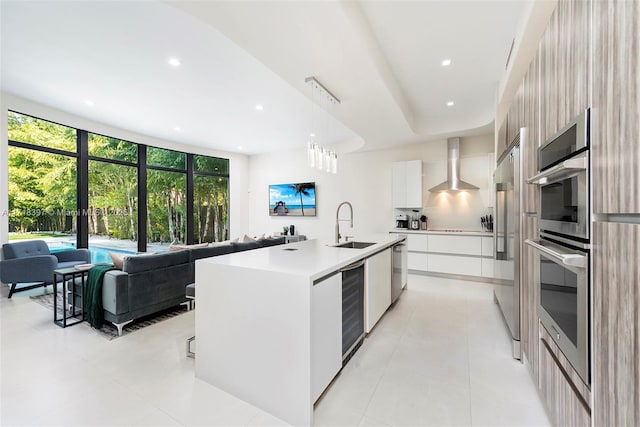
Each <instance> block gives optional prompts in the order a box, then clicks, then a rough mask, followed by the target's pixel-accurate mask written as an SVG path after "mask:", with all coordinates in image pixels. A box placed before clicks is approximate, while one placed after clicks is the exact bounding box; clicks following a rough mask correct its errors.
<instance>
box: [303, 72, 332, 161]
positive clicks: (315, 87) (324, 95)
mask: <svg viewBox="0 0 640 427" xmlns="http://www.w3.org/2000/svg"><path fill="white" fill-rule="evenodd" d="M304 81H305V83H306V84H307V85H308V86H309V90H310V91H311V131H310V132H309V141H308V143H307V164H308V166H309V167H311V168H317V169H318V170H321V171H325V172H329V173H338V153H337V152H336V151H335V150H333V149H330V148H328V147H325V146H323V145H322V144H320V143H319V141H320V139H321V137H322V139H324V140H325V141H326V140H327V139H328V136H329V133H330V132H331V131H334V126H333V124H332V123H331V124H330V123H327V121H328V120H325V122H324V123H322V124H319V123H316V120H314V118H315V116H314V114H313V112H314V109H315V108H316V103H318V104H320V106H321V107H322V108H323V109H325V110H327V111H328V109H329V108H330V109H331V110H332V111H333V110H334V107H335V105H336V104H339V103H340V100H339V99H338V98H336V97H335V96H334V95H333V94H332V93H331V92H329V90H328V89H327V88H325V87H324V86H323V85H322V84H321V83H320V82H319V81H318V80H317V79H316V78H315V77H307V78H306V79H304ZM316 100H317V101H316ZM334 117H335V115H334ZM317 128H318V129H317Z"/></svg>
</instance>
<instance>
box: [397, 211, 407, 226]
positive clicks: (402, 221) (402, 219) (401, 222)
mask: <svg viewBox="0 0 640 427" xmlns="http://www.w3.org/2000/svg"><path fill="white" fill-rule="evenodd" d="M396 228H405V229H408V228H409V217H408V216H407V215H405V214H400V215H396Z"/></svg>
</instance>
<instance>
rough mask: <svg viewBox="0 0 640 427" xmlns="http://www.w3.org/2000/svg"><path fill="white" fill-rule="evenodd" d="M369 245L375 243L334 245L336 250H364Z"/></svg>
mask: <svg viewBox="0 0 640 427" xmlns="http://www.w3.org/2000/svg"><path fill="white" fill-rule="evenodd" d="M371 245H375V243H370V242H347V243H342V244H340V245H336V246H335V247H336V248H351V249H364V248H368V247H369V246H371Z"/></svg>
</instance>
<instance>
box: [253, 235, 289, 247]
mask: <svg viewBox="0 0 640 427" xmlns="http://www.w3.org/2000/svg"><path fill="white" fill-rule="evenodd" d="M258 243H259V244H260V246H261V247H263V248H266V247H268V246H276V245H282V244H283V243H284V237H270V238H265V239H260V240H258Z"/></svg>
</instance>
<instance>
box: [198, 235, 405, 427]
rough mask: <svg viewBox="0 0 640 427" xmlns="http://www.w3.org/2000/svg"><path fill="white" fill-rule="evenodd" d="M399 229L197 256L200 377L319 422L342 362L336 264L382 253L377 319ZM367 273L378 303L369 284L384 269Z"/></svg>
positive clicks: (283, 413)
mask: <svg viewBox="0 0 640 427" xmlns="http://www.w3.org/2000/svg"><path fill="white" fill-rule="evenodd" d="M403 239H404V236H400V237H399V236H394V235H388V234H382V235H376V236H369V237H367V238H361V239H357V240H358V241H361V242H371V243H374V244H372V245H371V246H368V247H366V248H362V249H354V248H338V247H332V246H328V245H327V244H326V243H325V242H321V241H319V240H308V241H302V242H297V243H292V244H288V245H281V246H273V247H268V248H262V249H256V250H251V251H246V252H239V253H233V254H228V255H223V256H217V257H213V258H207V259H202V260H198V261H197V262H196V286H197V289H198V296H197V305H196V340H197V356H196V377H198V378H200V379H202V380H203V381H205V382H208V383H210V384H212V385H214V386H216V387H218V388H220V389H222V390H224V391H226V392H228V393H230V394H232V395H234V396H236V397H238V398H240V399H242V400H244V401H246V402H248V403H251V404H253V405H255V406H257V407H259V408H261V409H263V410H265V411H267V412H269V413H271V414H273V415H274V416H276V417H278V418H281V419H282V420H284V421H286V422H288V423H291V424H294V425H310V424H313V404H314V402H315V401H316V400H317V398H318V397H319V396H320V395H321V393H322V392H323V391H324V389H325V388H326V387H327V385H328V384H329V383H330V382H331V380H332V379H333V377H334V376H335V375H336V374H337V373H338V372H339V371H340V369H341V367H342V346H341V343H342V332H343V331H342V328H343V325H342V274H341V272H340V270H341V269H343V268H344V267H347V266H350V265H353V264H354V263H358V262H359V261H362V260H367V261H366V262H367V264H369V260H371V261H373V260H376V261H375V262H371V265H372V266H373V265H380V262H379V261H380V260H382V261H383V262H382V263H381V264H382V267H383V270H382V271H387V272H388V273H389V277H388V279H387V278H384V281H383V282H382V283H383V285H384V284H385V283H386V284H387V286H386V289H385V288H384V286H383V290H382V291H383V292H382V293H383V294H386V300H383V301H387V302H386V303H384V304H383V305H382V306H381V308H382V310H381V311H380V310H379V309H376V311H375V318H374V319H369V323H375V321H377V320H378V318H379V317H380V316H382V314H383V313H384V310H386V308H388V306H389V304H390V303H391V299H390V298H391V297H390V281H391V277H390V273H391V269H390V265H391V249H390V248H391V247H392V246H393V245H395V244H396V243H398V242H400V241H402V240H403ZM385 267H386V270H385V269H384V268H385ZM365 271H367V270H365ZM371 271H372V272H373V271H380V270H375V269H374V268H373V267H372V270H371ZM370 276H371V277H368V278H367V277H365V287H364V293H365V295H364V298H365V306H366V305H367V304H369V305H370V306H371V307H372V306H374V305H376V306H378V307H380V303H379V302H378V303H376V302H375V299H374V298H378V296H377V295H379V294H380V290H379V289H380V286H379V285H375V286H376V287H377V289H378V290H376V289H373V288H372V286H373V285H371V283H374V282H375V280H376V279H377V281H378V283H380V278H379V274H377V273H375V274H374V273H372V274H370ZM368 280H370V281H371V282H370V285H371V286H369V287H368V286H367V283H368V282H367V281H368ZM367 301H369V302H368V303H367ZM371 307H369V308H371ZM365 312H367V307H365ZM368 312H369V313H371V310H369V311H368ZM370 315H371V314H370Z"/></svg>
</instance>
